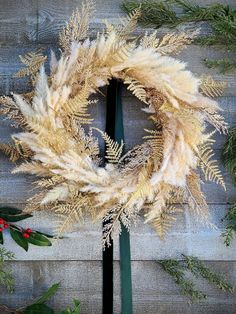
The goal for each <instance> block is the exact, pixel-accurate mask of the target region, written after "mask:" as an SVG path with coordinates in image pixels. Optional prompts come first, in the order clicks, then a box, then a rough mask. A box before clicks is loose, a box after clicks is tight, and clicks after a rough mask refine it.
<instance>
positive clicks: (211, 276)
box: [182, 254, 234, 293]
mask: <svg viewBox="0 0 236 314" xmlns="http://www.w3.org/2000/svg"><path fill="white" fill-rule="evenodd" d="M182 256H183V258H184V261H185V264H186V267H187V269H188V270H190V271H191V273H192V274H193V275H194V276H195V277H196V278H199V277H202V278H204V279H206V280H207V281H208V282H209V283H210V284H213V285H214V286H216V287H217V288H219V289H221V290H223V291H226V292H230V293H232V292H233V291H234V288H233V286H232V285H231V284H230V283H228V282H227V281H226V280H225V279H224V278H223V277H222V276H221V275H218V274H217V273H215V272H213V271H212V270H210V269H209V268H208V267H206V266H205V265H204V264H203V263H202V262H201V261H200V260H199V259H197V258H196V257H193V256H187V255H184V254H182Z"/></svg>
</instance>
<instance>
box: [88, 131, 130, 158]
mask: <svg viewBox="0 0 236 314" xmlns="http://www.w3.org/2000/svg"><path fill="white" fill-rule="evenodd" d="M92 129H93V130H97V131H98V132H99V133H100V134H101V135H102V138H103V139H104V141H105V144H106V160H107V161H108V162H110V163H115V164H117V163H119V162H120V158H121V155H122V152H123V148H124V142H123V140H122V141H121V143H120V144H119V143H117V142H116V141H114V140H112V139H111V138H110V136H109V135H108V134H107V133H106V132H103V131H101V130H99V129H97V128H92Z"/></svg>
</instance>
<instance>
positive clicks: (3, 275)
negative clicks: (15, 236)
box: [0, 246, 15, 293]
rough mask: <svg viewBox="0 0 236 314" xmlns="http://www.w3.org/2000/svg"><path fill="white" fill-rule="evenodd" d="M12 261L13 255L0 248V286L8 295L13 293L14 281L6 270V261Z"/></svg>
mask: <svg viewBox="0 0 236 314" xmlns="http://www.w3.org/2000/svg"><path fill="white" fill-rule="evenodd" d="M14 259H15V255H14V253H12V252H10V251H7V250H6V249H5V248H4V247H3V246H1V247H0V285H2V286H4V287H6V289H7V292H9V293H12V292H13V291H14V283H15V280H14V277H13V276H12V272H11V271H10V270H7V269H6V261H11V260H14Z"/></svg>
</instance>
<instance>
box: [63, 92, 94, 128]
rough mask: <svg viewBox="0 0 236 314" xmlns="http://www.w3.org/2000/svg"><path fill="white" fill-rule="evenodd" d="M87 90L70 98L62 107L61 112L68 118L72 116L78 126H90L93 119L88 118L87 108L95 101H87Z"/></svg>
mask: <svg viewBox="0 0 236 314" xmlns="http://www.w3.org/2000/svg"><path fill="white" fill-rule="evenodd" d="M88 97H89V88H87V87H84V89H83V90H82V91H81V92H80V93H78V94H77V95H76V96H75V97H74V98H70V99H69V100H68V101H67V102H66V103H65V104H64V105H63V108H62V110H63V111H64V112H65V114H66V115H68V116H73V117H74V119H75V120H76V121H77V122H78V123H80V124H91V123H92V121H93V119H92V118H90V114H89V112H88V107H89V105H90V104H92V103H95V101H90V100H88Z"/></svg>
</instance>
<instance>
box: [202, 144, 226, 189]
mask: <svg viewBox="0 0 236 314" xmlns="http://www.w3.org/2000/svg"><path fill="white" fill-rule="evenodd" d="M197 155H198V158H199V166H200V168H201V170H202V172H203V173H204V175H205V180H209V181H213V182H216V183H217V184H220V185H221V186H222V187H223V188H224V190H226V186H225V182H224V179H223V176H222V174H221V171H220V169H219V167H218V164H217V161H216V160H212V159H211V158H212V157H213V156H214V152H213V150H212V148H211V143H210V144H209V143H206V144H204V145H201V146H200V147H199V149H198V151H197Z"/></svg>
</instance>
